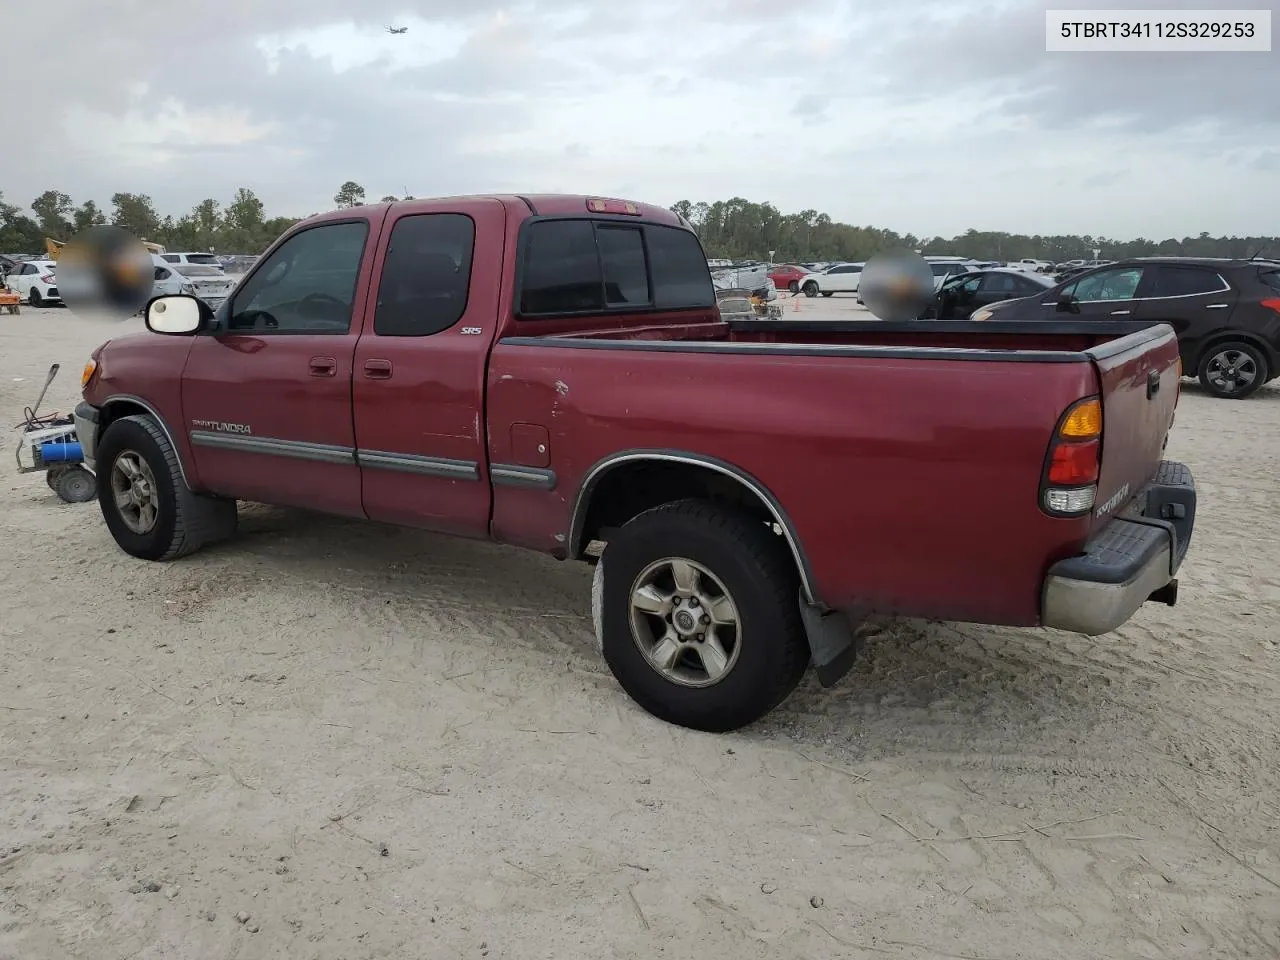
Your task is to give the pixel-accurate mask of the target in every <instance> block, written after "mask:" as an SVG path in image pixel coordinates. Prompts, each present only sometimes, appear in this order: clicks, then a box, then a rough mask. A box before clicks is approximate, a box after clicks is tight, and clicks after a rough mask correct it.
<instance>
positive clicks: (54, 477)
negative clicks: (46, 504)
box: [44, 467, 67, 491]
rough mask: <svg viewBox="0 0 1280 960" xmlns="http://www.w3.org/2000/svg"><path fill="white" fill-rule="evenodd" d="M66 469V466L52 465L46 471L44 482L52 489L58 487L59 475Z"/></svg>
mask: <svg viewBox="0 0 1280 960" xmlns="http://www.w3.org/2000/svg"><path fill="white" fill-rule="evenodd" d="M66 469H67V468H66V467H50V468H49V469H48V470H46V471H45V472H44V482H45V483H47V484H48V485H49V489H50V490H55V491H56V490H57V489H58V477H59V476H60V475H61V474H62V471H64V470H66Z"/></svg>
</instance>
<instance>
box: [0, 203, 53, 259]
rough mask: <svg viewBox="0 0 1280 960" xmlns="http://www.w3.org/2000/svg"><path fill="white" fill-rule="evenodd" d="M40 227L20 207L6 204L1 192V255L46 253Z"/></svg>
mask: <svg viewBox="0 0 1280 960" xmlns="http://www.w3.org/2000/svg"><path fill="white" fill-rule="evenodd" d="M42 237H43V234H42V233H41V232H40V225H39V224H38V223H36V222H35V221H34V220H32V219H31V218H30V217H28V216H27V215H26V214H24V213H23V212H22V210H21V209H20V208H18V207H15V206H14V205H13V204H11V203H5V200H4V193H3V192H0V253H35V252H37V251H40V252H43V251H44V241H43V239H42Z"/></svg>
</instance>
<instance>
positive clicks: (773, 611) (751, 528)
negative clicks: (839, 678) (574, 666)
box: [597, 500, 809, 733]
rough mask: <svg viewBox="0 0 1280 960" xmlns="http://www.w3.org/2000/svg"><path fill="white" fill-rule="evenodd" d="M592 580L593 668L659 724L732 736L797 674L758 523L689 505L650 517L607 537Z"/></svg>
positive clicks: (796, 633) (791, 619) (780, 584)
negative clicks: (596, 648)
mask: <svg viewBox="0 0 1280 960" xmlns="http://www.w3.org/2000/svg"><path fill="white" fill-rule="evenodd" d="M598 575H599V576H600V578H601V583H600V590H599V593H600V597H599V605H598V606H599V611H598V612H599V619H598V621H597V622H598V629H599V631H600V635H601V636H600V639H601V643H602V646H603V649H604V657H605V660H606V662H607V663H608V664H609V669H610V670H611V671H612V672H613V675H614V677H616V678H617V680H618V682H619V683H620V684H621V685H622V688H623V689H624V690H626V692H627V693H628V694H629V695H630V696H631V698H632V699H633V700H635V701H636V703H638V704H639V705H640V706H641V707H643V708H644V709H645V710H647V711H649V713H651V714H653V715H654V716H656V717H658V718H659V719H662V720H666V721H668V722H669V723H674V724H678V725H680V726H683V727H690V728H692V729H695V730H706V731H711V732H717V733H718V732H724V731H728V730H735V729H737V728H739V727H742V726H746V725H747V724H749V723H752V722H754V721H755V720H758V719H759V718H760V717H762V716H764V715H765V714H766V713H768V712H769V711H770V710H772V709H773V708H774V707H776V706H777V705H778V704H779V703H781V702H782V701H783V700H784V699H785V698H786V697H787V695H788V694H790V693H791V691H792V690H794V689H795V686H796V684H797V683H799V682H800V679H801V677H803V676H804V671H805V669H806V667H808V665H809V647H808V642H807V640H806V637H805V633H804V626H803V623H802V621H801V619H800V610H799V606H798V604H797V599H796V598H797V594H798V588H799V582H798V576H797V573H796V570H795V566H794V564H793V563H792V562H791V558H790V555H789V554H788V553H787V551H786V550H785V548H784V547H783V546H782V542H781V540H780V539H779V538H778V537H777V536H775V535H774V534H773V533H772V532H771V531H770V529H769V527H768V525H766V524H765V523H763V522H761V521H760V520H757V519H755V518H753V517H750V516H747V515H745V514H743V513H740V512H738V511H735V510H729V509H725V508H722V507H720V506H718V505H716V504H712V503H708V502H705V501H697V500H682V501H678V502H676V503H669V504H666V505H664V506H661V507H655V508H654V509H652V510H648V511H646V512H645V513H642V514H640V515H639V516H638V517H636V518H635V519H633V520H631V521H630V522H629V523H627V524H626V525H624V526H623V527H622V528H621V529H620V530H619V531H618V532H617V533H616V534H615V535H614V536H613V537H612V538H611V539H610V541H609V544H608V546H607V547H606V549H605V552H604V554H603V555H602V556H601V558H600V568H599V571H598Z"/></svg>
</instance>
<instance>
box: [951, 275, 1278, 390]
mask: <svg viewBox="0 0 1280 960" xmlns="http://www.w3.org/2000/svg"><path fill="white" fill-rule="evenodd" d="M998 272H1000V271H989V273H991V274H995V273H998ZM1027 279H1031V278H1030V277H1028V278H1027ZM1004 282H1005V281H1001V280H997V279H995V278H994V277H993V278H991V279H988V278H987V277H985V276H984V277H983V278H981V279H979V280H978V282H977V283H976V284H975V286H974V289H973V290H972V291H969V290H968V289H967V287H968V284H967V283H966V282H965V281H961V282H960V283H959V284H958V285H957V286H956V287H955V288H951V287H949V288H948V290H947V293H948V297H949V299H948V300H947V304H948V305H944V304H943V303H941V302H940V303H939V304H938V307H937V309H938V310H941V311H945V310H948V309H950V310H951V311H952V316H953V317H954V318H956V319H960V318H961V316H962V315H963V314H964V313H965V312H966V311H967V314H968V316H969V318H970V319H972V320H975V321H984V320H993V321H1023V320H1048V319H1056V320H1062V319H1073V320H1075V319H1096V320H1107V321H1114V320H1141V321H1144V322H1147V323H1152V324H1155V323H1167V324H1169V325H1170V326H1172V327H1173V329H1174V331H1175V332H1176V333H1177V335H1178V343H1179V350H1180V353H1181V358H1182V367H1183V370H1184V371H1186V373H1187V374H1188V375H1191V376H1195V377H1198V378H1199V380H1200V383H1201V384H1202V385H1203V387H1204V389H1205V390H1206V391H1207V392H1208V393H1210V394H1211V395H1213V396H1215V397H1226V398H1232V399H1242V398H1244V397H1248V396H1250V395H1251V394H1253V393H1254V392H1255V391H1256V390H1258V388H1259V387H1261V386H1262V385H1263V384H1265V383H1267V382H1268V381H1270V380H1274V379H1275V378H1276V377H1277V376H1280V261H1277V260H1259V259H1251V260H1218V259H1211V258H1193V257H1149V258H1136V259H1131V260H1121V261H1118V262H1115V263H1106V264H1102V265H1100V266H1094V267H1091V268H1086V269H1085V270H1084V271H1082V272H1079V273H1076V274H1072V275H1068V276H1067V277H1066V278H1064V279H1062V280H1059V281H1057V282H1052V283H1050V284H1049V285H1047V286H1045V287H1044V288H1043V289H1041V290H1034V291H1031V292H1022V291H1018V292H1014V293H1013V295H1012V296H1007V297H1004V298H1002V299H999V300H991V299H989V296H987V295H984V293H983V290H984V287H986V286H988V285H990V286H991V288H992V289H991V293H994V292H995V287H996V286H997V285H1003V284H1004ZM941 315H943V316H945V313H944V314H941Z"/></svg>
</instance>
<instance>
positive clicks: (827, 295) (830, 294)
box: [822, 290, 835, 297]
mask: <svg viewBox="0 0 1280 960" xmlns="http://www.w3.org/2000/svg"><path fill="white" fill-rule="evenodd" d="M822 295H823V296H824V297H831V296H834V295H835V292H834V291H832V290H823V291H822Z"/></svg>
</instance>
